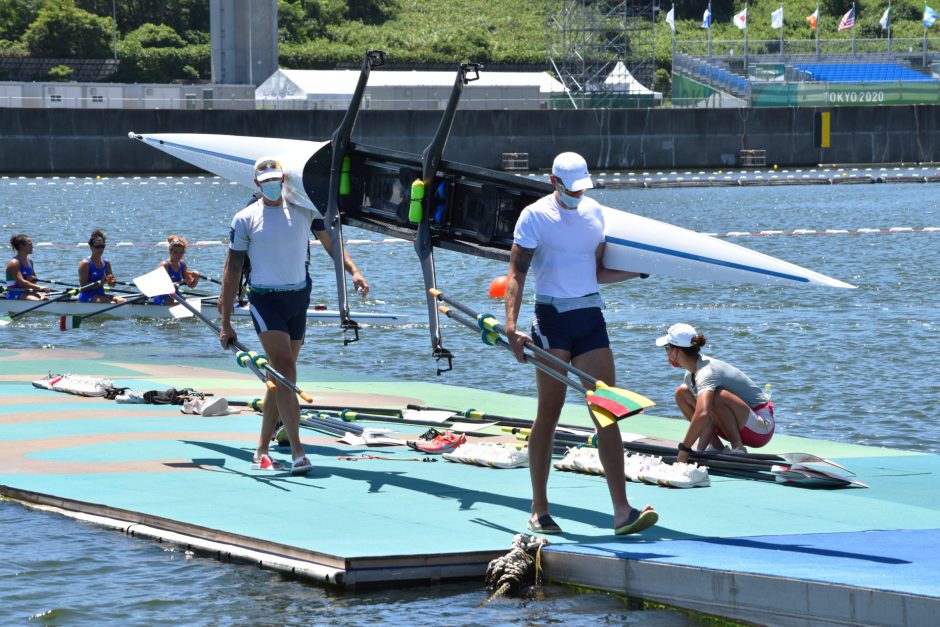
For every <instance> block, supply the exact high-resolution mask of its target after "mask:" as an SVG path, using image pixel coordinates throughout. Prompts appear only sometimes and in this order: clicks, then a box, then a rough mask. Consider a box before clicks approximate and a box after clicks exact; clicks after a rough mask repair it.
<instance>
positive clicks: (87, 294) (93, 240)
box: [78, 229, 127, 304]
mask: <svg viewBox="0 0 940 627" xmlns="http://www.w3.org/2000/svg"><path fill="white" fill-rule="evenodd" d="M106 245H107V238H105V236H104V233H102V232H101V230H100V229H95V230H94V231H92V232H91V237H89V238H88V248H90V249H91V254H90V255H89V256H87V257H85V258H84V259H82V260H81V262H80V263H79V264H78V284H79V285H88V284H90V283H96V282H97V281H101V282H102V283H97V287H94V288H88V289H84V290H82V292H81V293H80V294H79V295H78V302H80V303H115V304H117V303H123V302H124V301H125V300H127V299H125V298H122V297H121V296H112V295H111V294H106V293H105V291H104V283H107V284H108V285H109V286H111V287H113V286H114V285H115V284H116V283H117V281H116V280H115V279H114V273H113V272H112V271H111V262H110V261H108V260H107V259H105V258H104V249H105V246H106Z"/></svg>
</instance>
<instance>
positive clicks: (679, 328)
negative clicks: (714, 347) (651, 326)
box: [656, 322, 698, 348]
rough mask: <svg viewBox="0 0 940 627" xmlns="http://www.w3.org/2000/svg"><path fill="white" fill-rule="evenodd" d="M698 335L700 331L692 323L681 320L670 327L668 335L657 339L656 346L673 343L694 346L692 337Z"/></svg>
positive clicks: (686, 346) (674, 344) (687, 346)
mask: <svg viewBox="0 0 940 627" xmlns="http://www.w3.org/2000/svg"><path fill="white" fill-rule="evenodd" d="M696 335H698V332H696V330H695V328H694V327H693V326H692V325H690V324H685V323H684V322H679V323H677V324H674V325H672V326H671V327H669V331H668V332H667V333H666V335H664V336H662V337H661V338H658V339H657V340H656V346H665V345H666V344H671V345H673V346H682V347H684V348H689V347H690V346H692V338H694V337H695V336H696Z"/></svg>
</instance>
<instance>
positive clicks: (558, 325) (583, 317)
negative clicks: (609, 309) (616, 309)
mask: <svg viewBox="0 0 940 627" xmlns="http://www.w3.org/2000/svg"><path fill="white" fill-rule="evenodd" d="M532 339H533V340H534V341H535V344H536V345H537V346H538V347H539V348H545V349H549V348H558V349H561V350H564V351H568V352H569V353H571V357H572V358H574V357H577V356H578V355H583V354H584V353H587V352H590V351H592V350H594V349H597V348H610V338H609V337H608V335H607V323H606V322H605V321H604V313H603V312H602V311H601V309H600V307H586V308H584V309H573V310H571V311H566V312H565V313H558V310H557V309H555V307H554V306H552V305H549V304H544V303H538V304H536V305H535V322H533V323H532Z"/></svg>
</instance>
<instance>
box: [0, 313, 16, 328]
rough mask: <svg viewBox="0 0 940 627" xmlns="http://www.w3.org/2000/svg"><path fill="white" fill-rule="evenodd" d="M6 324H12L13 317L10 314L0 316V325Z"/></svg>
mask: <svg viewBox="0 0 940 627" xmlns="http://www.w3.org/2000/svg"><path fill="white" fill-rule="evenodd" d="M8 324H13V318H11V317H10V316H0V327H5V326H7V325H8Z"/></svg>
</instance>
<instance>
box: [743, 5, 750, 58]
mask: <svg viewBox="0 0 940 627" xmlns="http://www.w3.org/2000/svg"><path fill="white" fill-rule="evenodd" d="M748 21H749V20H748V19H747V2H745V3H744V73H745V75H746V74H747V23H748Z"/></svg>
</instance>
